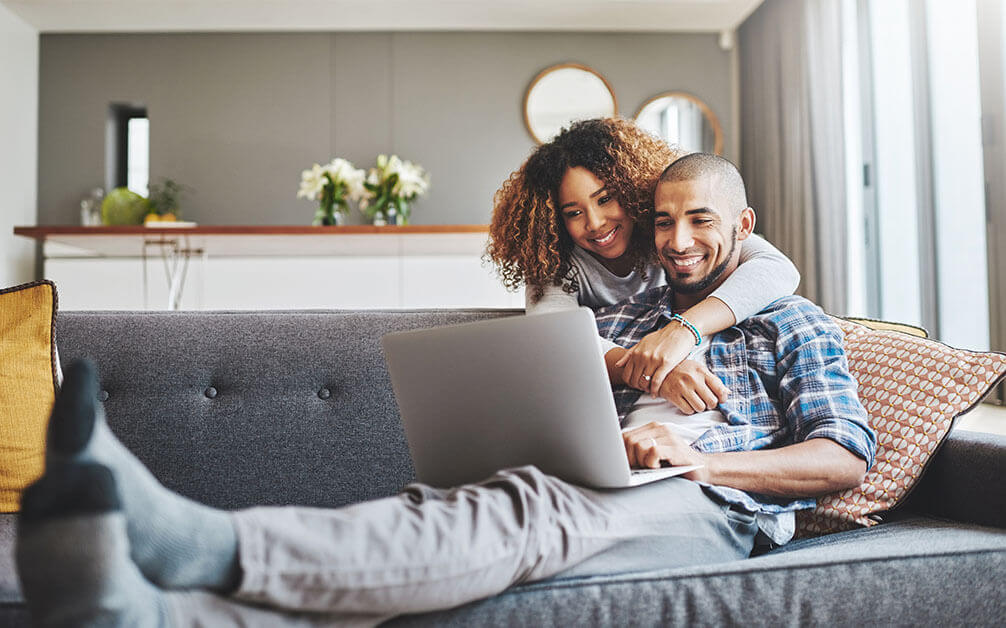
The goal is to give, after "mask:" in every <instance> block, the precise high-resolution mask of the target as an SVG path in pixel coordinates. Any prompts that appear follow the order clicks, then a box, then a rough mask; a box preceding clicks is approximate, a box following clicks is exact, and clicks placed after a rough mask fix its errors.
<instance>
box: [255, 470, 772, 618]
mask: <svg viewBox="0 0 1006 628" xmlns="http://www.w3.org/2000/svg"><path fill="white" fill-rule="evenodd" d="M235 521H236V522H237V528H238V536H239V539H240V546H241V553H240V554H241V566H242V569H243V572H244V578H243V579H242V584H241V586H240V588H239V590H238V591H237V592H236V593H235V597H236V598H238V599H242V600H248V601H254V602H258V603H263V604H267V605H270V606H277V607H283V608H295V609H312V610H318V611H323V610H326V609H339V610H341V611H345V612H355V613H378V612H382V613H390V614H401V613H416V612H424V611H429V610H435V609H441V608H446V607H451V606H456V605H459V604H463V603H465V602H468V601H471V600H476V599H481V598H484V597H487V596H490V595H494V594H496V593H499V592H501V591H503V590H504V589H506V588H507V587H509V586H511V585H513V584H517V583H521V582H530V581H535V580H540V579H544V578H547V577H550V576H553V575H556V574H561V575H569V576H572V575H588V574H594V573H613V572H619V571H633V570H645V569H657V568H662V567H663V568H667V567H676V566H683V565H689V564H709V563H715V562H726V561H730V560H737V559H741V558H745V557H747V556H748V555H749V554H750V552H751V549H752V547H753V544H754V537H755V534H756V533H757V525H756V523H755V521H754V517H753V516H751V515H748V514H745V513H740V512H734V511H732V510H731V509H730V508H729V507H726V506H723V505H721V504H719V503H717V502H716V501H714V500H712V499H710V498H709V497H707V496H706V495H705V493H704V492H703V491H702V489H701V487H699V486H698V485H697V484H695V483H694V482H690V481H688V480H683V479H680V478H670V479H667V480H663V481H660V482H655V483H652V484H649V485H646V486H641V487H636V488H629V489H620V490H606V491H593V490H588V489H583V488H579V487H575V486H572V485H570V484H567V483H565V482H562V481H561V480H559V479H557V478H554V477H551V476H548V475H545V474H544V473H542V472H541V471H539V470H537V469H536V468H534V467H523V468H519V469H510V470H506V471H502V472H500V473H498V474H496V475H495V476H493V477H492V478H490V479H489V480H487V481H485V482H481V483H479V484H476V485H467V486H462V487H459V488H456V489H452V490H449V491H443V490H435V489H430V488H429V487H425V486H422V485H413V486H411V487H409V488H408V489H407V490H406V491H404V492H403V493H402V494H401V495H399V496H397V497H392V498H387V499H383V500H378V501H374V502H368V503H364V504H358V505H355V506H350V507H347V508H342V509H339V510H320V509H306V508H285V509H277V508H262V509H253V510H249V511H244V512H240V513H236V515H235ZM606 550H607V551H606ZM592 556H595V558H593V559H591V557H592ZM584 561H585V562H584ZM580 564H582V567H576V565H580Z"/></svg>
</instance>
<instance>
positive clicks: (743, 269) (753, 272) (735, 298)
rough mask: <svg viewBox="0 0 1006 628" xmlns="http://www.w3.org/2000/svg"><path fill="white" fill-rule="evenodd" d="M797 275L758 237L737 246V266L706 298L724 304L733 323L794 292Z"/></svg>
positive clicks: (783, 256)
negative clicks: (739, 247) (738, 259)
mask: <svg viewBox="0 0 1006 628" xmlns="http://www.w3.org/2000/svg"><path fill="white" fill-rule="evenodd" d="M798 285H800V271H798V270H797V269H796V266H794V265H793V262H791V261H790V260H789V258H788V257H786V256H785V255H783V254H782V252H780V251H779V249H777V248H775V247H774V246H772V245H771V244H769V243H768V242H767V241H766V240H765V239H764V238H762V237H761V236H759V235H755V234H751V237H750V238H748V239H747V240H744V241H743V242H741V256H740V265H739V266H737V270H735V271H734V272H733V273H731V275H730V276H729V277H727V280H726V281H724V282H723V284H722V285H721V286H720V287H719V288H717V289H716V290H715V291H714V292H713V293H712V294H711V295H710V296H714V297H716V298H717V299H719V300H720V301H723V302H724V303H726V304H727V307H729V308H730V310H731V311H732V312H733V313H734V318H735V319H737V322H738V323H739V322H741V321H742V320H745V319H746V318H748V317H749V316H751V315H753V314H757V313H758V312H760V311H762V310H763V309H765V306H767V305H768V304H769V303H771V302H773V301H775V300H776V299H781V298H782V297H788V296H789V295H791V294H793V293H794V292H796V288H797V286H798Z"/></svg>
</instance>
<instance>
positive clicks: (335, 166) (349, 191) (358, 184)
mask: <svg viewBox="0 0 1006 628" xmlns="http://www.w3.org/2000/svg"><path fill="white" fill-rule="evenodd" d="M325 168H326V170H328V173H329V176H331V177H332V183H334V184H336V185H339V183H343V184H345V186H346V196H347V198H349V199H350V200H354V201H355V200H359V199H361V198H363V196H364V194H366V190H365V189H364V187H363V180H364V177H365V176H366V173H365V172H364V171H363V169H361V168H357V167H356V166H354V165H353V164H352V163H350V162H349V161H347V160H345V159H343V158H342V157H336V158H335V159H333V160H332V163H330V164H328V165H327V166H325Z"/></svg>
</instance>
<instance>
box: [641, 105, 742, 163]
mask: <svg viewBox="0 0 1006 628" xmlns="http://www.w3.org/2000/svg"><path fill="white" fill-rule="evenodd" d="M636 124H638V125H639V126H640V127H642V128H643V129H646V130H647V131H649V132H650V133H653V134H654V135H656V136H657V137H659V138H661V139H663V140H664V141H666V142H667V143H668V144H676V145H677V146H680V147H681V148H683V149H685V150H687V151H691V152H702V153H715V154H717V155H720V154H722V153H723V128H722V127H721V126H720V121H719V118H717V117H716V114H715V113H713V110H712V109H710V108H709V105H707V104H706V103H704V102H702V101H701V100H699V99H698V98H696V97H695V96H692V95H691V94H686V93H685V92H665V93H663V94H658V95H656V96H654V97H653V98H651V99H649V100H647V101H646V102H645V103H643V106H642V107H640V108H639V113H637V114H636Z"/></svg>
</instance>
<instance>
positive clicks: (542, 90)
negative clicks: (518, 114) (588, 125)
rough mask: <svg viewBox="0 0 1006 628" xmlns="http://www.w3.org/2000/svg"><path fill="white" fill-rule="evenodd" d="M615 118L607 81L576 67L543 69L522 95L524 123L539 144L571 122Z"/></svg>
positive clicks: (568, 64) (549, 138) (566, 65)
mask: <svg viewBox="0 0 1006 628" xmlns="http://www.w3.org/2000/svg"><path fill="white" fill-rule="evenodd" d="M617 114H618V103H617V102H616V101H615V93H614V92H613V91H611V86H610V85H608V81H606V80H604V77H603V76H601V75H600V74H598V73H597V72H595V71H594V70H592V69H590V68H588V67H587V66H585V65H580V64H578V63H563V64H560V65H553V66H552V67H550V68H547V69H546V70H544V71H543V72H541V73H540V74H539V75H538V76H536V77H534V80H533V81H531V85H530V86H529V87H528V88H527V94H525V95H524V123H525V124H526V125H527V130H528V132H529V133H530V134H531V137H533V138H534V140H535V141H536V142H538V143H539V144H543V143H545V142H547V141H549V140H551V139H552V138H553V137H555V136H556V134H558V133H559V131H560V130H561V129H562V127H564V126H568V125H569V123H570V122H573V121H575V120H585V119H587V118H604V117H610V116H615V115H617Z"/></svg>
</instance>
